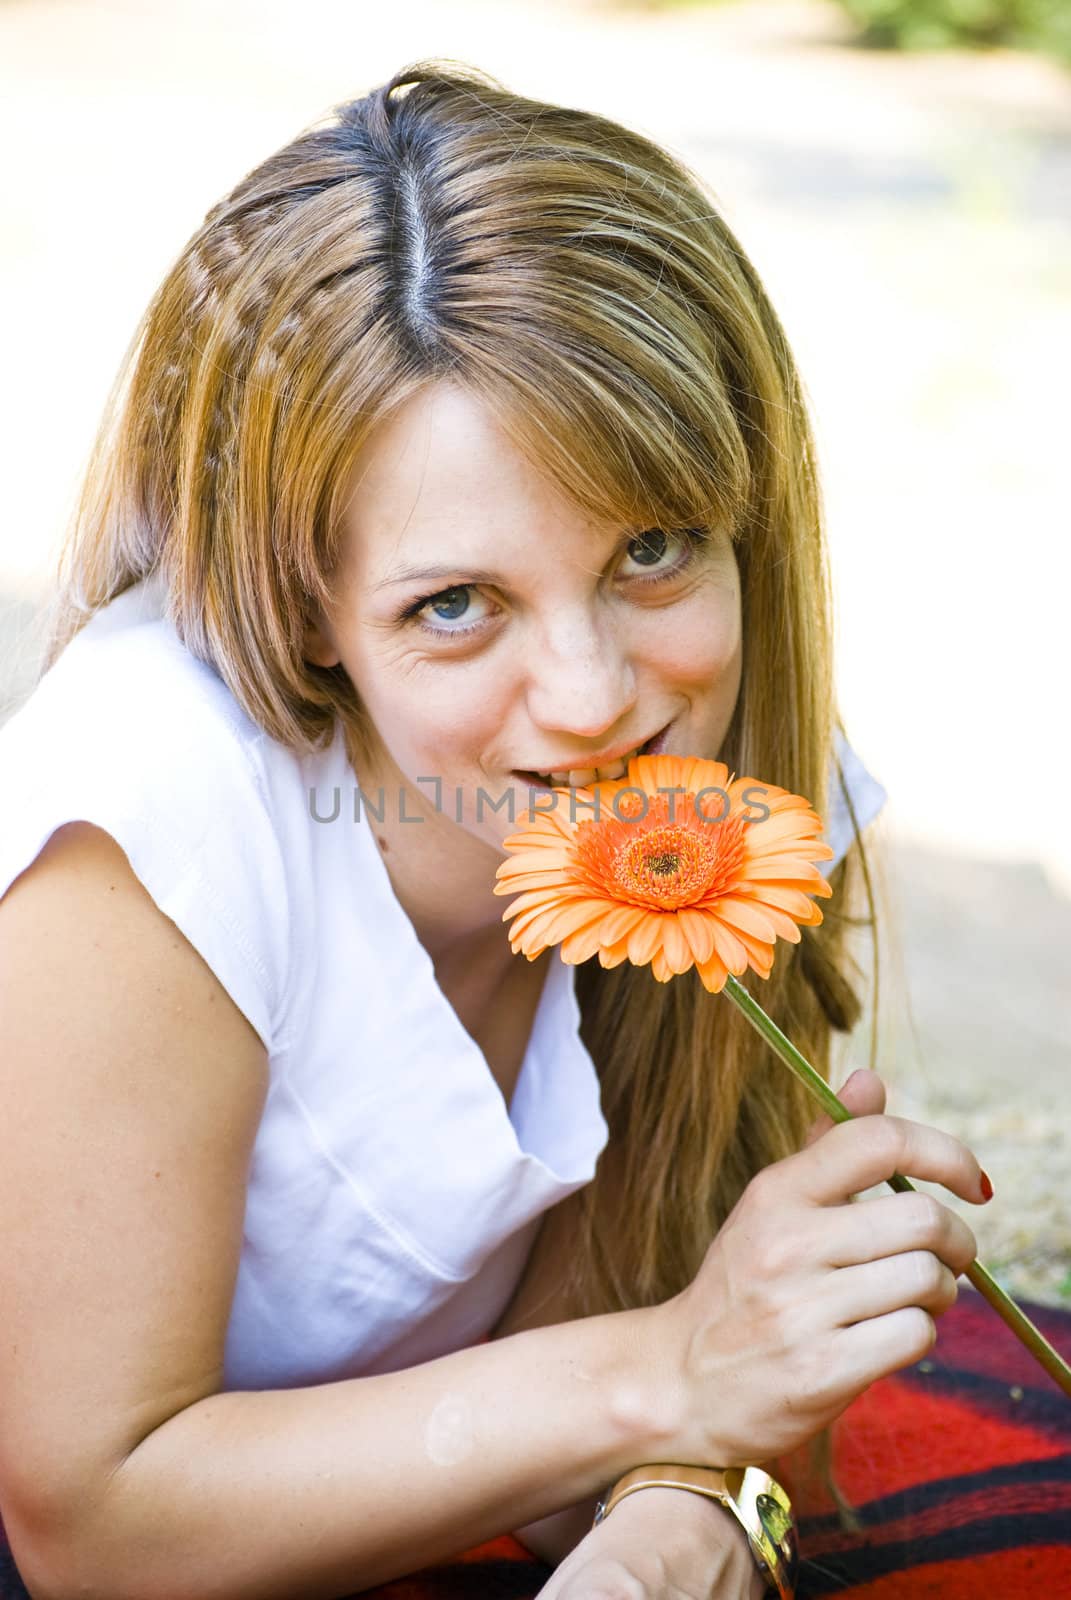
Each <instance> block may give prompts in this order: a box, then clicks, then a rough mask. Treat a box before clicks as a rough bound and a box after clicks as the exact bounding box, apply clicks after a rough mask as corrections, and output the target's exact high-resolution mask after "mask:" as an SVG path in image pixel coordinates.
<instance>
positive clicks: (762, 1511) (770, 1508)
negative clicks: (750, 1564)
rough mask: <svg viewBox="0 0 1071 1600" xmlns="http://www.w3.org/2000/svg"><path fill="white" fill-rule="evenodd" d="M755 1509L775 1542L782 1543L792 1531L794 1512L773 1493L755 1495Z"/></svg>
mask: <svg viewBox="0 0 1071 1600" xmlns="http://www.w3.org/2000/svg"><path fill="white" fill-rule="evenodd" d="M755 1510H756V1511H757V1512H758V1514H759V1521H760V1522H761V1523H762V1526H763V1528H764V1530H765V1531H766V1533H767V1534H768V1535H769V1537H770V1538H771V1539H772V1540H773V1542H774V1544H778V1545H779V1544H781V1543H782V1542H783V1541H784V1539H785V1536H786V1535H787V1534H789V1533H791V1532H792V1513H791V1511H788V1510H786V1509H785V1507H784V1506H783V1505H782V1504H781V1503H780V1501H779V1500H775V1499H774V1497H773V1495H772V1494H758V1495H756V1496H755Z"/></svg>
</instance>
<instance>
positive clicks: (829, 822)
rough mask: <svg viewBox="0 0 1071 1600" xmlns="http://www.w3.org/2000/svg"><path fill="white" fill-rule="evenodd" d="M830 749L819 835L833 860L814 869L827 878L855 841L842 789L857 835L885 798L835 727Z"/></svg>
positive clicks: (819, 863)
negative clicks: (826, 801)
mask: <svg viewBox="0 0 1071 1600" xmlns="http://www.w3.org/2000/svg"><path fill="white" fill-rule="evenodd" d="M834 746H835V757H834V760H833V762H832V764H831V767H830V773H829V804H828V808H827V809H828V815H827V817H826V828H825V833H824V834H823V835H822V837H823V839H824V840H825V842H826V843H827V844H828V845H831V846H832V848H833V859H832V860H831V861H820V862H818V870H819V871H820V872H821V873H822V875H823V877H827V878H828V876H829V874H830V873H831V872H832V871H833V868H834V867H835V866H836V865H837V864H838V862H840V861H843V860H844V857H845V856H846V855H847V854H848V850H849V849H850V847H851V844H852V841H853V839H854V838H855V832H854V829H853V828H852V818H851V813H850V812H849V810H848V801H847V800H846V799H845V796H844V788H845V787H846V788H847V790H848V794H849V795H850V797H851V803H852V808H853V810H854V811H855V815H856V820H857V821H858V824H859V832H860V833H862V831H863V829H864V828H866V827H867V826H868V825H869V824H870V823H871V822H873V820H874V818H875V817H876V816H877V814H878V812H879V811H880V810H881V808H882V806H883V805H884V804H885V802H886V801H887V800H888V798H889V796H888V794H887V793H886V791H885V789H884V788H883V787H882V785H881V784H880V783H879V782H878V780H877V779H876V778H875V777H874V776H873V774H872V773H870V772H868V771H867V769H866V767H865V766H864V765H863V763H862V761H860V759H859V757H858V756H857V755H856V753H855V751H854V750H853V749H852V747H851V745H850V744H849V743H848V741H847V739H845V737H844V735H843V734H842V733H841V731H840V729H839V728H838V729H837V730H836V734H835V738H834ZM838 762H839V765H840V772H841V773H842V774H843V785H842V782H841V778H840V776H838V771H837V767H838Z"/></svg>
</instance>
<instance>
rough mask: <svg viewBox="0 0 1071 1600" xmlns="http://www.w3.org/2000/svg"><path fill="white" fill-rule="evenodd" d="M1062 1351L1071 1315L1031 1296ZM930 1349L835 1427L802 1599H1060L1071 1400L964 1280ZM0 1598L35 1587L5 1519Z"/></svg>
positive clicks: (473, 1594)
mask: <svg viewBox="0 0 1071 1600" xmlns="http://www.w3.org/2000/svg"><path fill="white" fill-rule="evenodd" d="M1028 1309H1029V1311H1030V1314H1031V1316H1032V1317H1033V1318H1034V1320H1035V1321H1036V1322H1037V1324H1038V1326H1039V1327H1040V1328H1041V1330H1042V1332H1043V1333H1045V1335H1046V1336H1047V1337H1048V1338H1049V1339H1050V1340H1051V1341H1052V1343H1053V1344H1054V1345H1055V1346H1056V1348H1057V1349H1058V1350H1059V1351H1060V1352H1061V1354H1063V1355H1064V1356H1068V1357H1071V1315H1069V1314H1068V1313H1065V1312H1059V1311H1051V1310H1045V1309H1043V1308H1040V1307H1029V1308H1028ZM939 1327H940V1338H939V1340H938V1343H937V1347H936V1349H935V1350H934V1352H933V1354H932V1356H931V1357H930V1359H929V1360H927V1361H923V1362H920V1363H919V1364H918V1365H917V1366H915V1367H910V1368H908V1369H906V1370H905V1371H904V1372H901V1373H897V1374H896V1376H895V1377H892V1378H885V1379H882V1380H881V1381H880V1382H879V1383H875V1384H873V1385H872V1386H871V1387H870V1389H868V1390H867V1392H866V1393H865V1394H864V1395H863V1396H861V1398H860V1399H859V1400H857V1401H856V1402H855V1404H854V1405H853V1406H851V1407H850V1408H849V1410H848V1411H847V1412H846V1413H845V1414H844V1416H843V1417H842V1418H841V1419H840V1420H839V1422H838V1423H837V1425H836V1428H835V1430H834V1440H835V1459H836V1476H837V1480H838V1482H839V1484H840V1486H841V1488H842V1489H843V1491H844V1493H845V1494H846V1495H847V1497H848V1498H849V1500H850V1501H851V1502H852V1503H853V1504H854V1505H855V1507H856V1508H857V1513H858V1518H859V1522H860V1524H861V1528H860V1530H859V1531H858V1532H845V1531H844V1529H843V1528H842V1526H841V1522H840V1519H839V1517H838V1516H837V1514H836V1512H835V1511H834V1510H832V1508H831V1507H830V1506H829V1504H828V1502H826V1503H823V1501H822V1498H821V1494H820V1492H819V1491H817V1490H815V1489H814V1487H813V1485H807V1484H803V1483H794V1484H792V1485H791V1487H792V1488H793V1489H794V1491H795V1494H796V1498H797V1504H798V1505H799V1508H800V1511H801V1513H802V1515H801V1523H800V1534H801V1548H802V1553H803V1562H802V1570H801V1580H800V1587H799V1600H824V1597H825V1596H831V1595H839V1596H842V1597H843V1600H968V1597H970V1600H975V1597H976V1596H978V1595H982V1594H986V1595H988V1596H990V1597H992V1600H1026V1597H1027V1596H1029V1597H1030V1600H1062V1597H1063V1596H1065V1595H1067V1596H1071V1400H1067V1399H1065V1398H1064V1397H1063V1396H1062V1395H1061V1393H1060V1391H1059V1390H1058V1389H1057V1388H1056V1386H1055V1384H1054V1383H1052V1382H1051V1381H1050V1380H1049V1379H1048V1378H1047V1377H1046V1376H1045V1375H1044V1374H1043V1373H1042V1372H1041V1370H1040V1368H1038V1367H1037V1366H1036V1365H1035V1364H1034V1362H1033V1361H1032V1360H1031V1359H1030V1358H1029V1357H1028V1356H1027V1355H1026V1353H1025V1352H1024V1351H1023V1350H1022V1349H1021V1347H1020V1346H1019V1344H1018V1343H1017V1342H1016V1340H1014V1339H1013V1338H1012V1336H1011V1334H1010V1333H1008V1332H1007V1330H1006V1329H1005V1328H1004V1327H1003V1326H1002V1325H1001V1323H1000V1322H999V1320H998V1319H997V1318H996V1316H995V1315H994V1313H993V1312H992V1311H990V1309H989V1308H988V1306H986V1305H984V1304H983V1302H982V1301H981V1300H980V1299H979V1297H978V1296H977V1295H975V1294H974V1293H973V1292H972V1291H964V1292H963V1294H962V1295H961V1298H960V1300H959V1302H958V1303H957V1304H956V1305H955V1306H954V1307H953V1309H952V1310H951V1311H950V1312H948V1313H947V1315H946V1316H944V1317H942V1318H941V1321H940V1324H939ZM549 1573H550V1569H549V1568H548V1567H546V1566H544V1565H543V1564H542V1563H541V1562H539V1561H537V1560H535V1559H534V1558H533V1557H532V1556H530V1555H529V1553H528V1552H527V1551H526V1550H525V1549H524V1547H523V1546H522V1545H520V1544H519V1543H518V1542H517V1541H516V1540H515V1539H513V1538H512V1537H510V1536H509V1535H504V1536H503V1537H502V1538H499V1539H494V1540H491V1541H490V1542H489V1543H487V1544H483V1545H480V1546H478V1547H477V1548H476V1549H474V1550H468V1551H465V1552H464V1553H462V1554H459V1555H458V1556H457V1557H456V1558H455V1559H454V1560H453V1561H451V1562H449V1563H447V1564H443V1565H440V1566H436V1567H430V1568H427V1569H426V1570H425V1571H423V1572H419V1573H416V1574H414V1575H413V1576H412V1577H408V1578H400V1579H398V1580H397V1581H395V1582H393V1583H389V1584H384V1585H383V1586H382V1587H380V1588H377V1589H375V1590H367V1591H366V1592H365V1600H368V1597H371V1596H374V1600H531V1597H532V1596H534V1595H536V1594H537V1593H538V1591H539V1589H540V1588H541V1586H542V1585H543V1584H544V1583H545V1582H546V1580H547V1578H548V1576H549ZM0 1600H29V1597H28V1595H27V1591H26V1589H25V1588H24V1586H23V1584H22V1583H21V1582H20V1580H19V1576H18V1573H17V1571H16V1569H15V1565H14V1562H13V1561H12V1559H11V1555H10V1552H9V1550H8V1549H7V1545H6V1543H5V1542H4V1540H3V1533H2V1527H0Z"/></svg>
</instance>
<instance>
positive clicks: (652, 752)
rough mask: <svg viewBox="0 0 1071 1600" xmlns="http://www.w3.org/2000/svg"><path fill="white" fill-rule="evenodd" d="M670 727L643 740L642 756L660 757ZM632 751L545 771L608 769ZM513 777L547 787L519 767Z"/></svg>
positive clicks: (669, 724) (666, 726)
mask: <svg viewBox="0 0 1071 1600" xmlns="http://www.w3.org/2000/svg"><path fill="white" fill-rule="evenodd" d="M672 726H673V724H672V723H671V722H667V723H666V725H665V727H664V728H662V729H660V731H659V732H658V733H656V734H653V735H652V736H651V738H650V739H646V740H644V742H643V744H642V745H641V746H640V749H641V750H642V751H643V753H644V755H648V756H660V755H661V754H662V752H663V751H664V750H665V748H666V739H667V737H668V735H669V730H670V728H671V727H672ZM633 749H635V746H634V745H630V746H629V747H628V748H627V749H625V750H623V751H622V752H621V755H618V756H600V757H599V758H598V760H595V761H593V760H592V759H591V758H590V756H589V757H588V765H587V767H580V766H579V765H576V764H574V765H573V766H571V767H550V768H547V769H546V770H547V771H550V772H585V771H589V770H591V771H594V770H595V769H596V768H598V767H608V766H610V765H611V764H612V763H613V762H614V761H620V760H621V759H622V757H623V756H626V755H628V754H629V751H630V750H633ZM513 775H514V777H516V778H522V779H523V780H524V782H525V783H528V784H530V785H531V787H532V788H535V789H545V788H547V787H548V786H547V785H546V784H545V783H541V782H540V781H539V777H538V774H537V773H535V772H524V771H522V770H521V769H520V768H519V767H515V768H514V769H513Z"/></svg>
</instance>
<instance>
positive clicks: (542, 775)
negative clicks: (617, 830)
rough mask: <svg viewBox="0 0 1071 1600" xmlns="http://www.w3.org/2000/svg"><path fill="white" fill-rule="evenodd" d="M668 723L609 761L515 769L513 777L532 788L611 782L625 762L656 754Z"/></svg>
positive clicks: (622, 772) (623, 769) (622, 770)
mask: <svg viewBox="0 0 1071 1600" xmlns="http://www.w3.org/2000/svg"><path fill="white" fill-rule="evenodd" d="M670 726H671V724H669V723H667V724H666V726H665V727H664V728H662V729H661V730H660V731H659V732H658V733H656V734H653V735H652V736H651V738H650V739H647V740H645V742H644V743H643V744H641V745H637V746H636V748H635V750H629V751H627V752H626V753H625V755H623V756H616V757H615V758H614V760H613V761H607V762H605V763H604V764H603V765H602V766H599V767H570V768H568V769H562V770H561V771H553V772H523V771H520V770H516V771H515V772H514V777H517V778H520V779H521V780H522V782H524V783H525V784H527V785H528V787H529V788H532V789H586V788H588V787H590V785H591V784H593V783H614V782H615V781H616V780H617V779H619V778H623V777H625V775H626V774H627V772H628V764H629V762H630V761H631V760H633V758H634V757H635V756H656V755H660V754H661V753H662V751H663V750H664V749H665V747H666V737H667V735H668V733H669V729H670Z"/></svg>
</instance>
